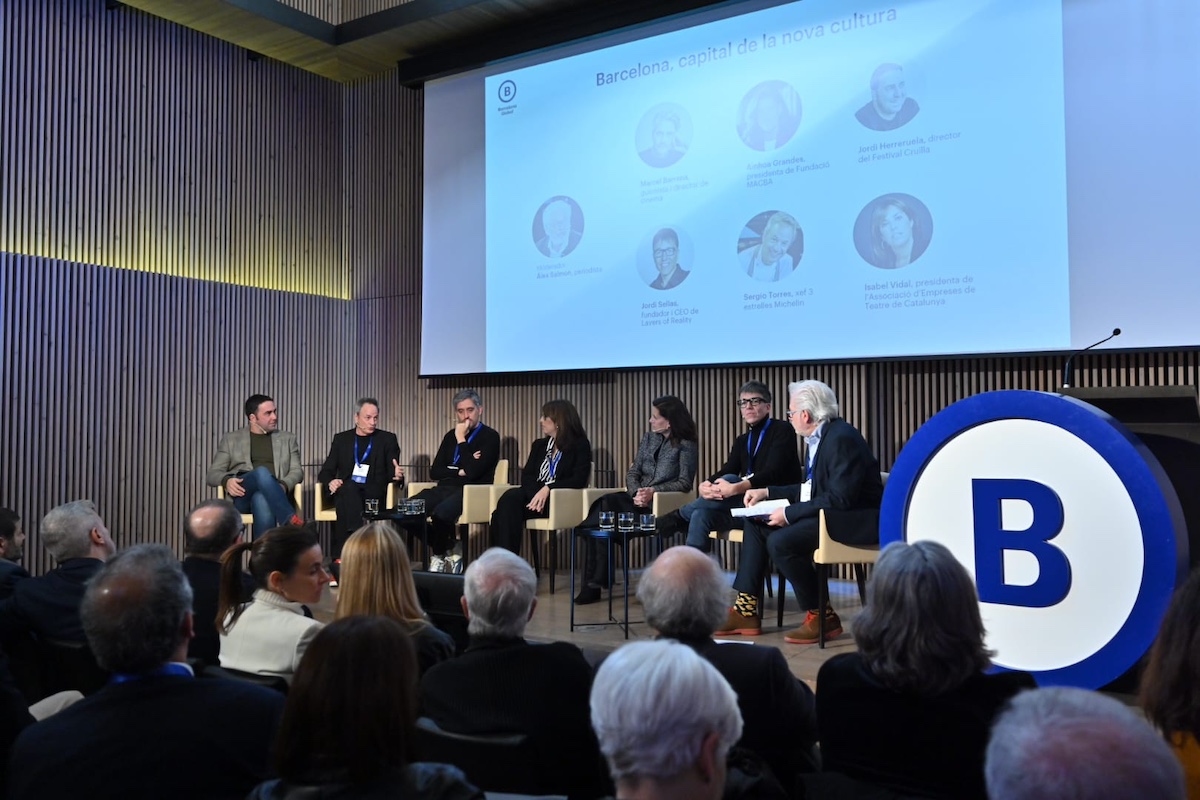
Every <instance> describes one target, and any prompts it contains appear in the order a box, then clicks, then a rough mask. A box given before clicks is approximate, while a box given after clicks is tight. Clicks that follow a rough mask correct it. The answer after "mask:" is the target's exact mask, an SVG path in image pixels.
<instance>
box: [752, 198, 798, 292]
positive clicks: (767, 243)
mask: <svg viewBox="0 0 1200 800" xmlns="http://www.w3.org/2000/svg"><path fill="white" fill-rule="evenodd" d="M803 256H804V231H802V230H800V223H799V222H797V221H796V218H795V217H793V216H792V215H791V214H788V213H786V212H784V211H764V212H762V213H761V214H756V215H755V216H754V217H753V218H752V219H751V220H750V221H749V222H747V223H746V226H745V227H744V228H742V232H741V234H739V236H738V264H739V265H741V268H742V272H744V273H746V274H747V275H749V276H750V277H751V278H753V279H754V280H756V281H765V282H767V283H774V282H775V281H779V280H783V279H784V278H786V277H787V276H788V275H791V274H792V273H793V272H794V271H795V270H796V265H797V264H799V263H800V259H801V257H803Z"/></svg>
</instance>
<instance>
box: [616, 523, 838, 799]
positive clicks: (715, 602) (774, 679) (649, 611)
mask: <svg viewBox="0 0 1200 800" xmlns="http://www.w3.org/2000/svg"><path fill="white" fill-rule="evenodd" d="M637 595H638V599H639V600H641V602H642V607H643V608H644V609H645V611H646V624H648V625H649V626H650V627H651V628H653V629H654V630H656V631H658V634H659V635H660V636H663V637H667V638H670V639H677V640H679V641H681V642H683V643H684V644H686V645H689V646H690V647H691V648H692V649H694V650H695V651H696V652H698V653H699V654H700V655H702V656H704V658H706V659H707V660H708V661H709V662H711V663H712V665H713V666H715V667H716V668H717V671H718V672H720V673H721V675H722V676H724V678H725V680H727V681H729V685H730V686H732V687H733V690H734V691H735V692H737V696H738V708H739V709H740V710H741V713H742V738H741V739H740V740H739V741H738V742H737V744H738V746H739V747H744V748H746V749H747V750H751V751H753V752H754V753H756V754H758V755H759V756H761V757H762V758H763V760H764V761H766V762H767V764H768V765H770V767H771V770H772V771H773V772H774V773H775V777H777V778H778V779H779V781H780V783H782V784H783V786H784V787H787V788H789V789H790V788H791V787H793V786H795V784H796V775H797V774H798V773H799V772H801V771H805V772H807V771H812V770H813V768H814V767H815V763H814V761H813V759H812V748H813V744H814V743H815V742H816V741H817V714H816V707H815V705H814V699H813V693H812V690H811V689H810V688H808V685H807V684H805V683H804V682H803V681H801V680H800V679H798V678H797V677H796V676H794V675H793V674H792V671H791V669H790V668H789V667H788V664H787V660H786V659H784V657H783V654H782V653H780V652H779V650H778V649H777V648H775V647H728V646H722V645H721V644H719V643H717V642H714V641H713V640H712V634H713V631H715V630H716V629H717V628H718V627H719V626H721V625H722V624H723V623H724V622H725V615H726V611H727V610H728V608H729V585H728V583H726V580H725V575H724V573H722V572H721V570H720V569H719V568H718V567H717V565H716V563H714V562H713V560H712V559H711V558H709V557H708V556H706V555H704V554H703V553H701V552H700V551H699V550H697V549H695V548H693V547H686V546H683V547H672V548H669V549H667V550H665V551H663V553H662V555H660V556H659V557H658V558H656V559H655V560H654V563H653V564H651V565H650V567H649V569H647V570H646V572H645V574H643V575H642V580H641V583H639V584H638V590H637Z"/></svg>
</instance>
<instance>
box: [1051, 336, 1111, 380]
mask: <svg viewBox="0 0 1200 800" xmlns="http://www.w3.org/2000/svg"><path fill="white" fill-rule="evenodd" d="M1120 335H1121V329H1120V328H1113V332H1112V334H1111V335H1109V336H1105V337H1104V338H1103V339H1101V340H1100V341H1098V342H1096V343H1095V344H1089V345H1088V346H1087V347H1085V348H1083V349H1082V350H1076V351H1075V352H1074V353H1071V355H1070V356H1069V357H1068V358H1067V363H1066V364H1064V365H1063V384H1062V385H1063V388H1064V389H1070V388H1071V362H1072V361H1074V360H1075V356H1077V355H1079V354H1080V353H1086V352H1087V351H1088V350H1091V349H1092V348H1093V347H1096V346H1097V345H1102V344H1104V343H1105V342H1107V341H1108V340H1109V339H1111V338H1113V337H1114V336H1120Z"/></svg>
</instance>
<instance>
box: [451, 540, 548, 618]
mask: <svg viewBox="0 0 1200 800" xmlns="http://www.w3.org/2000/svg"><path fill="white" fill-rule="evenodd" d="M536 594H537V576H536V575H535V574H534V572H533V567H531V566H529V562H527V561H526V560H525V559H523V558H521V557H520V556H518V555H517V554H516V553H513V552H511V551H509V550H505V549H504V548H503V547H493V548H490V549H489V550H486V551H484V553H483V555H481V556H480V557H479V558H477V559H475V560H474V561H472V562H471V563H470V565H468V566H467V571H466V574H465V575H464V576H463V600H462V603H463V611H464V612H466V614H467V633H468V634H470V635H471V636H497V637H504V638H520V637H522V636H524V635H525V624H526V623H527V622H529V619H530V618H531V617H532V616H533V609H534V608H535V607H536V606H537V598H536V597H535V595H536Z"/></svg>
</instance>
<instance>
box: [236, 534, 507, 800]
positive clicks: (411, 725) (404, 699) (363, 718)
mask: <svg viewBox="0 0 1200 800" xmlns="http://www.w3.org/2000/svg"><path fill="white" fill-rule="evenodd" d="M343 555H344V551H343ZM416 721H417V662H416V655H415V653H414V650H413V645H412V641H411V640H410V639H409V637H408V634H407V633H405V632H404V626H402V625H401V624H400V623H399V622H396V621H395V620H393V619H389V618H387V617H383V616H373V617H346V618H344V619H339V620H336V621H335V622H332V623H330V624H329V626H328V627H326V628H325V629H324V630H322V631H321V632H320V633H319V634H317V637H316V638H315V639H314V640H313V643H312V646H311V647H310V648H309V650H308V653H307V654H306V655H305V657H304V660H303V661H301V662H300V668H299V669H298V670H296V679H295V680H294V681H293V682H292V687H291V690H290V691H289V692H288V699H287V705H285V706H284V709H283V719H282V720H281V721H280V723H279V735H278V736H277V737H276V739H275V771H276V772H277V773H278V774H279V778H277V779H275V780H270V781H267V782H265V783H261V784H259V785H258V786H257V787H256V788H255V789H254V791H252V792H251V793H250V795H249V797H248V798H247V800H309V799H311V798H330V799H331V800H332V798H344V799H345V800H351V799H354V800H368V798H371V799H373V798H380V800H382V799H383V798H392V797H404V798H414V799H415V800H426V798H428V799H429V800H433V799H434V798H438V799H439V800H440V799H442V798H444V800H482V798H483V796H484V795H483V792H481V791H479V790H478V789H476V788H475V787H474V786H472V785H471V784H469V783H467V780H466V777H465V776H464V775H463V774H462V772H461V771H459V770H458V769H457V768H456V767H452V766H449V765H447V764H428V763H419V762H418V761H417V752H416Z"/></svg>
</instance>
